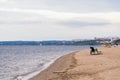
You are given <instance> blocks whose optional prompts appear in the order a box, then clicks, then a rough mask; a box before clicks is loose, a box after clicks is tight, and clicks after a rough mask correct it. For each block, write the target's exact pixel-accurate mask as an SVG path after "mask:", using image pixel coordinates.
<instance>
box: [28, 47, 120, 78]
mask: <svg viewBox="0 0 120 80" xmlns="http://www.w3.org/2000/svg"><path fill="white" fill-rule="evenodd" d="M99 50H101V51H102V54H99V55H90V54H89V50H84V51H78V52H74V53H70V54H68V55H65V56H62V57H60V58H59V59H57V60H56V61H55V62H54V63H53V64H52V65H51V66H49V67H48V68H47V69H45V70H44V71H42V72H41V73H39V74H38V75H37V76H35V77H33V78H31V79H30V80H120V46H117V47H111V48H107V47H103V48H100V49H99Z"/></svg>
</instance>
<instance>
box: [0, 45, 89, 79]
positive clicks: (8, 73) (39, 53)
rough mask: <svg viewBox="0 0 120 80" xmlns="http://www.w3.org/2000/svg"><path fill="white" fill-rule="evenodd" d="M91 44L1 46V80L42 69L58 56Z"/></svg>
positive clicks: (85, 47)
mask: <svg viewBox="0 0 120 80" xmlns="http://www.w3.org/2000/svg"><path fill="white" fill-rule="evenodd" d="M87 48H89V46H0V80H14V78H15V77H16V76H17V75H23V74H27V73H31V72H34V71H37V70H40V69H42V68H43V67H44V65H46V64H48V63H49V62H51V61H52V60H55V59H56V58H58V57H60V56H62V55H65V54H68V53H70V52H73V51H78V50H83V49H87Z"/></svg>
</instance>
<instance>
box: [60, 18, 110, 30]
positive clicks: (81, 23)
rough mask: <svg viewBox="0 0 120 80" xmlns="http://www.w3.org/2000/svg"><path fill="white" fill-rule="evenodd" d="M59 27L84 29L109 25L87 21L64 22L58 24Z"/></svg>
mask: <svg viewBox="0 0 120 80" xmlns="http://www.w3.org/2000/svg"><path fill="white" fill-rule="evenodd" d="M59 24H60V25H64V26H68V27H75V28H79V27H86V26H103V25H109V24H110V23H108V22H88V21H86V22H85V21H74V20H73V21H65V22H60V23H59Z"/></svg>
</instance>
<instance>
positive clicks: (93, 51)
mask: <svg viewBox="0 0 120 80" xmlns="http://www.w3.org/2000/svg"><path fill="white" fill-rule="evenodd" d="M90 49H91V50H90V54H91V55H92V54H93V53H94V54H95V49H94V47H90Z"/></svg>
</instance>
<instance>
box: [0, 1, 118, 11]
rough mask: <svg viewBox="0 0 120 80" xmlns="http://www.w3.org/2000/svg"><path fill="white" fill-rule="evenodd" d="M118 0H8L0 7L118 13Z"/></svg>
mask: <svg viewBox="0 0 120 80" xmlns="http://www.w3.org/2000/svg"><path fill="white" fill-rule="evenodd" d="M119 3H120V0H10V1H8V3H6V4H4V5H5V6H4V5H3V4H1V3H0V7H3V8H4V7H8V8H9V7H12V8H13V7H17V8H29V9H49V10H54V11H62V12H103V11H104V12H108V11H120V8H119V7H120V5H119Z"/></svg>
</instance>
